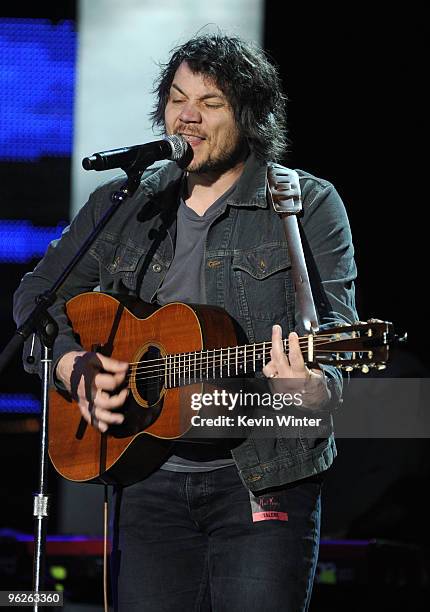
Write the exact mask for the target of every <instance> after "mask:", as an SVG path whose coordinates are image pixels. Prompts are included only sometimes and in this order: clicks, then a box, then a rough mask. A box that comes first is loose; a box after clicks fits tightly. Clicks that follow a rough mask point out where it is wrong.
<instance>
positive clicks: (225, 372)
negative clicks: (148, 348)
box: [164, 337, 308, 388]
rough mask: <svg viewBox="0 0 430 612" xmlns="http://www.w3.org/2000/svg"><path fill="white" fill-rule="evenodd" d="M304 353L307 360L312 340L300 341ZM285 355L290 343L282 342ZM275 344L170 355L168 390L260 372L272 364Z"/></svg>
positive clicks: (255, 344) (166, 373)
mask: <svg viewBox="0 0 430 612" xmlns="http://www.w3.org/2000/svg"><path fill="white" fill-rule="evenodd" d="M299 340H300V344H301V347H302V352H303V353H304V356H305V360H307V359H306V358H307V356H308V351H307V349H306V348H305V347H304V344H303V341H306V347H307V345H308V338H307V337H306V338H300V339H299ZM282 343H283V346H284V351H285V352H286V351H288V340H287V339H284V340H283V341H282ZM271 348H272V343H271V342H260V343H254V344H243V345H241V346H233V347H226V348H216V349H207V350H203V351H195V352H192V353H181V354H176V355H166V356H165V357H164V360H165V377H166V380H165V386H166V387H170V388H172V387H178V386H181V385H183V384H190V383H192V382H198V381H205V380H210V379H218V378H226V377H227V378H230V377H234V376H247V375H249V374H252V373H255V372H259V371H261V370H262V369H263V367H264V365H265V364H266V363H267V362H268V361H270V359H271V356H270V351H271Z"/></svg>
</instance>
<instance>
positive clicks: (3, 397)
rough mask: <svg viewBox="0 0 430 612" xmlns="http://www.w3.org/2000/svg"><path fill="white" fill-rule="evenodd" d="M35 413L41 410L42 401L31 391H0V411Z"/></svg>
mask: <svg viewBox="0 0 430 612" xmlns="http://www.w3.org/2000/svg"><path fill="white" fill-rule="evenodd" d="M1 412H12V413H19V414H35V413H37V414H38V413H39V412H40V401H39V400H38V399H36V398H35V397H34V395H31V394H29V393H24V394H18V393H0V413H1Z"/></svg>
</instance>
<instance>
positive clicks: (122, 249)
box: [90, 234, 145, 291]
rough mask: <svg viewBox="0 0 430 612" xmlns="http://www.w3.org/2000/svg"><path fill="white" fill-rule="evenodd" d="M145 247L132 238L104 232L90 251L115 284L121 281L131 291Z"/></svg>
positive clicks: (134, 284)
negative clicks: (126, 238)
mask: <svg viewBox="0 0 430 612" xmlns="http://www.w3.org/2000/svg"><path fill="white" fill-rule="evenodd" d="M144 252H145V249H143V248H142V247H141V246H139V245H137V244H136V243H135V242H134V241H132V240H127V241H124V238H122V240H121V239H120V237H119V236H115V235H114V234H104V235H103V236H102V237H101V238H99V240H97V242H96V243H95V244H94V246H93V247H92V248H91V250H90V253H91V255H93V257H95V258H96V259H97V261H98V262H99V264H100V267H101V269H102V271H103V270H105V271H107V272H108V273H109V275H111V276H112V277H113V280H114V281H116V282H114V284H115V285H117V284H118V282H119V281H120V280H121V281H122V283H123V284H124V285H125V286H126V287H127V288H128V289H132V290H133V291H134V290H135V289H136V284H137V276H138V264H139V261H140V260H141V258H142V256H143V254H144Z"/></svg>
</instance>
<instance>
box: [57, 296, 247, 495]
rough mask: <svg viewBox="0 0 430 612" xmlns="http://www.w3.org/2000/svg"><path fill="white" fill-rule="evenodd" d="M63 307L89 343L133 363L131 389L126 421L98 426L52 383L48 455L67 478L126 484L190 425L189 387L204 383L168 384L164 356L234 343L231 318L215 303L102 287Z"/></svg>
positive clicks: (152, 465) (199, 388)
mask: <svg viewBox="0 0 430 612" xmlns="http://www.w3.org/2000/svg"><path fill="white" fill-rule="evenodd" d="M66 312H67V316H68V318H69V320H70V322H71V324H72V327H73V330H74V332H75V334H76V336H77V338H78V341H79V343H80V344H81V345H82V347H83V348H84V349H85V350H86V351H92V352H99V353H102V354H104V355H108V356H112V357H113V358H115V359H119V360H122V361H127V362H129V363H130V364H131V365H130V371H129V387H130V393H129V396H128V398H127V401H126V403H125V405H124V413H125V420H124V423H123V424H121V425H115V426H111V427H110V428H109V430H108V432H107V433H105V434H100V433H99V432H97V431H96V430H95V429H94V428H93V427H91V426H89V425H88V424H87V423H86V422H85V421H84V420H83V419H82V417H81V413H80V411H79V407H78V405H77V403H76V402H75V401H73V400H72V399H71V397H70V395H69V394H67V393H63V392H60V391H57V390H56V389H52V390H51V391H50V398H49V456H50V459H51V461H52V463H53V465H54V467H55V469H56V470H57V471H58V472H59V473H60V474H61V475H62V476H63V477H64V478H67V479H69V480H73V481H79V482H99V483H118V484H131V483H133V482H136V481H138V480H140V479H142V478H144V477H145V476H147V475H148V474H150V473H151V472H152V471H154V470H155V469H156V468H157V467H159V465H161V463H162V462H163V459H164V458H165V457H166V455H167V453H168V452H169V448H170V447H171V444H172V441H174V440H175V439H177V438H180V437H181V436H182V435H183V434H184V433H186V431H187V430H188V429H189V423H190V416H191V413H192V412H193V411H192V410H191V407H190V406H191V402H190V398H191V394H193V393H201V392H202V388H203V385H204V383H202V382H196V383H195V384H187V385H184V386H175V385H171V384H170V385H169V384H165V383H166V382H167V380H166V379H165V374H163V372H165V371H166V370H165V368H164V361H163V358H164V357H165V356H166V355H172V354H180V353H190V352H193V351H202V350H206V349H213V348H219V347H223V346H226V345H227V346H232V345H234V344H236V343H237V339H236V333H235V329H234V324H233V321H232V319H231V318H230V317H229V316H228V314H227V313H226V312H225V311H223V310H222V309H221V308H217V307H212V306H189V305H186V304H182V303H173V304H167V305H166V306H162V307H158V308H157V307H154V306H152V305H149V304H144V303H143V302H141V301H139V300H137V299H135V300H133V299H130V298H120V300H118V299H116V298H115V297H113V296H110V295H106V294H103V293H99V292H90V293H84V294H82V295H79V296H76V297H75V298H73V299H71V300H70V301H69V302H68V303H67V304H66ZM154 364H155V365H154ZM142 372H144V373H146V377H147V382H146V383H145V384H144V383H142V382H141V380H142V379H141V373H142ZM152 372H153V373H154V375H153V376H152V375H151V373H152ZM170 382H171V381H170ZM169 387H173V388H169Z"/></svg>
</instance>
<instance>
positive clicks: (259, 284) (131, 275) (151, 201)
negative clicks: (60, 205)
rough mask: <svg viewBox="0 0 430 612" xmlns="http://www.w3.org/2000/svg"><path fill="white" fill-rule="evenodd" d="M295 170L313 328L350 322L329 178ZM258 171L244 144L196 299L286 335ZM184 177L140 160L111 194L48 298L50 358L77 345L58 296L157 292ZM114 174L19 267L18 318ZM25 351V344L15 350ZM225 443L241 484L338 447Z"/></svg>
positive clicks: (340, 216)
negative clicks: (113, 204)
mask: <svg viewBox="0 0 430 612" xmlns="http://www.w3.org/2000/svg"><path fill="white" fill-rule="evenodd" d="M297 172H298V174H299V178H300V186H301V191H302V199H303V216H302V219H301V224H302V228H303V231H304V233H305V235H306V238H307V241H308V243H309V246H310V248H311V251H312V253H313V257H314V260H315V263H316V266H317V269H318V272H319V275H320V277H321V280H322V286H323V288H324V292H325V295H326V298H327V300H328V303H329V305H330V309H329V312H325V314H324V317H323V318H322V319H321V326H320V327H321V328H322V329H324V327H325V326H328V327H329V326H330V324H333V323H335V324H336V323H342V322H347V323H349V322H352V321H353V320H355V319H356V318H357V317H356V312H355V305H354V279H355V276H356V268H355V263H354V258H353V246H352V240H351V232H350V227H349V222H348V218H347V215H346V211H345V208H344V206H343V204H342V201H341V199H340V197H339V195H338V193H337V192H336V190H335V188H334V187H333V185H332V184H330V183H329V182H327V181H325V180H322V179H319V178H316V177H314V176H312V175H310V174H308V173H306V172H304V171H301V170H297ZM266 173H267V164H264V163H262V162H260V161H258V160H257V159H256V158H255V157H254V156H253V155H251V156H250V157H249V158H248V160H247V163H246V165H245V168H244V171H243V173H242V175H241V177H240V179H239V182H238V185H237V187H236V189H235V190H234V192H233V193H232V194H231V196H230V197H229V198H228V199H227V201H226V202H225V205H224V207H223V208H222V209H221V210H220V211H219V214H218V216H217V217H216V218H215V219H214V221H213V222H212V225H211V227H210V230H209V232H208V236H207V240H206V244H205V256H204V282H205V292H206V297H207V300H206V302H207V303H208V304H211V305H216V306H220V307H222V308H224V309H225V310H226V311H227V312H228V313H229V314H230V315H231V316H232V317H233V318H234V319H235V320H236V322H237V323H238V324H239V326H240V327H241V328H242V329H243V331H244V333H245V334H246V336H247V338H248V341H249V342H263V341H266V340H270V338H271V328H272V325H273V324H274V323H279V324H280V325H281V326H282V328H283V332H284V336H286V335H287V334H288V332H289V331H291V330H293V329H297V330H298V331H300V324H299V320H300V317H299V314H300V313H296V312H295V299H294V287H293V282H292V276H291V264H290V256H289V253H288V248H287V244H286V239H285V233H284V227H283V224H282V220H281V219H280V217H279V216H278V215H277V214H276V213H275V212H274V211H273V209H272V208H271V207H270V206H269V205H268V201H267V197H266ZM182 176H183V171H182V170H180V168H179V167H178V166H177V165H176V164H175V163H174V162H170V163H167V164H163V165H161V166H154V167H152V168H150V169H148V170H147V171H146V172H145V173H144V175H143V177H142V180H141V183H140V186H139V188H138V190H137V191H136V193H135V194H134V196H133V197H131V198H129V199H128V200H126V201H125V202H124V203H123V204H122V205H121V208H120V209H119V210H118V211H117V212H116V214H115V216H114V217H113V218H112V219H111V220H110V221H109V222H108V224H107V226H106V227H105V228H104V230H103V231H102V233H101V235H100V236H99V237H98V239H97V240H96V242H95V243H94V244H93V245H92V247H91V248H90V250H89V252H88V253H87V254H86V255H85V256H84V258H83V259H82V260H81V262H80V263H79V264H78V266H77V268H76V269H75V271H74V272H73V273H72V275H71V276H70V277H69V279H68V280H67V282H66V283H65V285H64V286H63V287H62V288H61V289H60V291H59V293H58V299H57V302H56V304H55V305H54V306H53V307H52V308H51V313H52V314H53V316H54V317H55V318H56V320H57V321H58V324H59V328H60V331H59V336H58V338H57V340H56V342H55V347H54V364H55V363H56V362H57V361H58V359H59V358H60V357H61V356H62V355H63V354H64V353H66V352H68V351H72V350H81V347H80V345H79V344H78V343H77V341H76V339H75V338H74V336H73V334H72V330H71V328H70V326H69V324H68V321H67V318H66V315H65V313H64V303H65V302H66V301H68V300H69V299H70V298H72V297H73V296H75V295H77V294H80V293H83V292H85V291H90V290H92V289H96V288H99V290H100V291H103V292H107V293H121V294H126V295H131V296H139V297H140V298H141V299H142V300H144V301H146V302H151V301H154V300H155V298H156V293H157V290H158V288H159V287H160V285H161V283H162V282H163V279H164V276H165V274H166V272H167V270H168V268H169V266H170V264H171V262H172V259H173V255H174V244H175V228H176V210H177V203H178V201H179V198H178V193H179V188H180V183H181V179H182ZM123 182H124V177H121V178H116V179H113V180H111V181H109V182H107V183H105V184H103V185H101V186H100V187H98V188H97V189H96V190H95V191H94V192H93V193H92V194H91V196H90V198H89V201H88V202H87V204H86V205H85V206H84V207H83V208H82V209H81V210H80V212H79V213H78V215H77V216H76V217H75V219H74V220H73V221H72V223H71V224H70V226H69V227H68V228H66V229H65V230H64V232H63V234H62V237H61V238H60V239H59V240H56V241H54V242H52V243H51V244H50V246H49V248H48V250H47V252H46V254H45V256H44V258H43V259H42V260H41V261H40V262H39V264H38V265H37V266H36V268H35V269H34V271H33V272H31V273H28V274H26V275H25V276H24V278H23V279H22V281H21V284H20V286H19V288H18V289H17V291H16V293H15V296H14V313H15V320H16V323H17V325H20V324H21V323H22V322H23V321H24V320H25V318H26V317H27V316H28V314H29V312H30V311H31V310H32V308H33V305H34V297H35V296H37V295H39V294H40V293H41V292H42V291H44V290H46V289H47V288H48V287H49V286H50V285H51V283H52V282H53V280H54V279H55V278H57V276H58V275H59V273H60V272H61V271H62V269H63V268H64V266H65V264H66V263H68V262H69V261H70V259H71V258H72V256H73V254H74V253H75V252H76V251H77V249H78V247H79V246H80V245H81V243H82V242H83V240H84V239H85V238H86V236H87V235H88V234H89V232H90V230H91V229H92V228H93V227H94V225H95V224H96V223H97V221H98V220H99V219H100V218H101V216H102V215H103V213H104V212H105V211H106V210H107V209H108V208H109V206H110V198H109V196H110V194H111V192H112V191H113V190H115V189H118V187H119V186H120V185H121V184H122V183H123ZM317 308H318V304H317ZM36 344H37V343H36ZM27 351H28V343H27V346H26V348H25V349H24V357H25V356H26V354H27ZM39 355H40V352H39V347H37V350H36V354H35V357H36V361H35V363H34V364H33V365H29V364H27V363H26V361H25V360H24V367H25V369H26V370H27V371H29V372H39V373H40V361H39ZM324 370H325V373H326V376H327V378H328V380H329V386H330V389H331V393H332V396H333V398H334V402H335V401H336V399H337V398H340V395H341V388H342V378H341V374H340V373H339V371H338V370H337V369H336V368H334V367H332V366H324ZM232 454H233V457H234V459H235V461H236V464H237V467H238V469H239V473H240V475H241V477H242V480H243V482H244V483H245V485H246V486H247V487H248V488H250V489H251V490H253V491H260V490H263V489H266V488H269V487H273V486H278V485H282V484H285V483H287V482H292V481H295V480H298V479H301V478H305V477H308V476H311V475H314V474H318V473H320V472H322V471H324V470H326V469H327V468H328V467H329V466H330V465H331V463H332V461H333V459H334V457H335V456H336V447H335V443H334V437H333V435H332V433H329V434H328V435H327V436H326V437H324V438H323V439H321V438H320V439H309V438H308V437H304V438H301V437H300V436H299V437H298V438H297V439H293V438H275V439H266V438H265V439H261V438H257V437H255V438H254V437H253V436H252V433H251V435H250V436H249V437H248V438H247V440H246V441H245V442H243V443H242V444H240V445H239V446H237V447H236V448H235V449H234V450H233V451H232Z"/></svg>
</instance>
